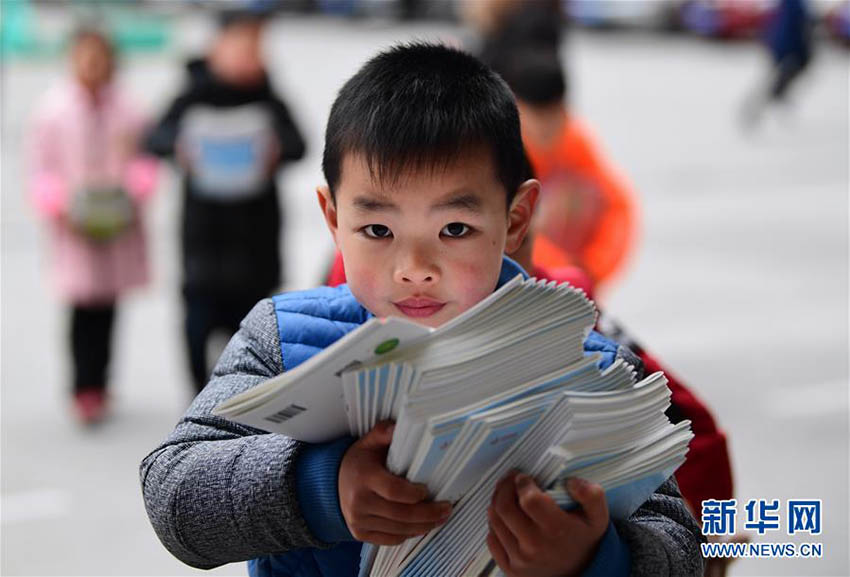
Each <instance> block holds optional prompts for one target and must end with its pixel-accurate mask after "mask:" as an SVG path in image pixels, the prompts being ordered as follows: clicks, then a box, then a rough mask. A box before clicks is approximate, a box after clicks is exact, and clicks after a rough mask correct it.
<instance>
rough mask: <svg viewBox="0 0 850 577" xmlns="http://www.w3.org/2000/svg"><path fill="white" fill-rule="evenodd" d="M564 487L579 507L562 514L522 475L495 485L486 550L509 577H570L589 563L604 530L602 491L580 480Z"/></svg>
mask: <svg viewBox="0 0 850 577" xmlns="http://www.w3.org/2000/svg"><path fill="white" fill-rule="evenodd" d="M567 488H568V490H569V492H570V495H571V496H572V498H573V499H575V501H576V502H577V503H578V504H579V505H581V509H576V510H575V511H564V510H563V509H561V508H560V507H558V505H557V504H556V503H555V501H554V500H553V499H552V498H551V497H549V496H548V495H546V493H544V492H543V491H541V490H540V489H539V488H538V487H537V485H536V484H535V483H534V479H532V478H531V477H529V476H528V475H525V474H520V473H517V472H512V473H510V474H508V475H507V476H505V478H504V479H502V480H501V481H499V484H498V485H496V490H495V492H494V493H493V503H492V505H491V506H490V508H489V509H488V510H487V516H488V518H489V519H490V534H489V535H487V547H488V548H489V549H490V554H491V555H492V556H493V559H494V560H495V561H496V563H497V564H498V565H499V567H500V568H501V569H502V571H504V572H505V574H506V575H508V577H556V576H557V577H572V576H573V575H579V574H580V573H581V572H582V571H583V570H584V569H585V568H586V567H587V566H588V564H589V563H590V561H591V560H592V559H593V556H594V555H595V554H596V548H597V546H598V544H599V541H600V540H601V538H602V535H604V534H605V531H606V530H607V529H608V505H607V503H606V502H605V493H604V492H603V491H602V487H600V486H599V485H597V484H595V483H589V482H587V481H584V480H582V479H570V482H569V484H568V485H567Z"/></svg>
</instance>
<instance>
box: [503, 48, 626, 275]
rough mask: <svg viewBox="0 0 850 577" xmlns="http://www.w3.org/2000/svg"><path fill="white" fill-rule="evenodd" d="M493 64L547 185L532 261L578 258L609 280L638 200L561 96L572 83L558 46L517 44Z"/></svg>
mask: <svg viewBox="0 0 850 577" xmlns="http://www.w3.org/2000/svg"><path fill="white" fill-rule="evenodd" d="M490 65H491V66H492V67H493V69H494V70H495V71H496V72H498V73H499V74H500V75H501V76H502V78H504V80H505V82H507V83H508V85H509V86H510V87H511V90H513V93H514V95H515V96H516V99H517V105H518V107H519V111H520V116H521V118H522V136H523V142H524V143H525V149H526V152H527V153H528V157H529V160H530V162H531V165H532V167H533V169H534V172H535V174H537V175H538V177H539V178H540V181H541V183H542V186H543V191H542V193H541V196H540V206H538V210H537V216H536V219H535V231H536V233H537V235H536V237H535V239H534V246H533V248H532V258H533V260H534V263H535V264H536V265H540V266H544V267H547V268H553V267H563V266H578V267H580V268H581V269H583V270H584V271H585V272H586V273H587V274H588V275H589V276H590V277H591V279H592V280H593V282H594V284H595V285H597V287H602V288H604V287H605V286H606V285H610V283H611V281H612V279H613V278H615V277H616V275H617V273H618V272H619V271H620V270H621V269H622V267H623V265H624V264H625V262H626V260H627V258H628V255H629V253H630V252H631V251H632V249H633V248H634V244H635V238H636V237H637V220H638V214H637V213H638V207H637V202H636V198H635V194H634V192H633V191H632V190H631V187H630V186H629V185H628V183H627V182H626V181H625V180H624V179H623V178H622V176H621V175H620V174H619V172H618V171H617V170H616V169H615V168H614V167H613V166H611V163H610V162H608V160H607V159H606V158H605V156H604V154H603V153H602V151H601V150H600V148H599V146H598V145H597V144H596V143H595V142H594V139H593V137H592V135H591V132H590V131H589V129H588V128H587V127H586V126H585V125H584V124H583V123H582V122H581V121H580V120H579V119H578V118H577V117H576V116H575V115H574V114H573V113H572V112H571V111H570V110H569V107H568V106H567V105H566V104H565V103H564V98H565V96H566V92H567V89H566V86H567V84H566V78H565V75H564V70H563V66H562V64H561V60H560V58H559V56H558V52H557V49H556V48H554V47H540V46H526V47H522V48H514V49H512V50H510V51H505V52H504V53H502V54H500V55H498V56H494V57H493V58H492V61H491V62H490Z"/></svg>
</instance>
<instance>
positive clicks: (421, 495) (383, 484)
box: [369, 469, 428, 504]
mask: <svg viewBox="0 0 850 577" xmlns="http://www.w3.org/2000/svg"><path fill="white" fill-rule="evenodd" d="M369 487H370V488H371V489H372V490H373V491H374V492H375V493H377V494H378V495H380V496H381V497H383V498H384V499H386V500H387V501H395V502H396V503H409V504H413V503H419V502H420V501H422V500H424V499H426V498H428V488H427V487H426V486H425V485H418V484H413V483H411V482H410V481H408V480H407V479H403V478H402V477H399V476H397V475H393V474H392V473H390V472H389V471H387V470H386V469H382V470H381V471H379V472H377V474H376V475H375V476H374V477H373V481H372V482H370V483H369Z"/></svg>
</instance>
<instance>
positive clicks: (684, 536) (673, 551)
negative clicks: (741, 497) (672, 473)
mask: <svg viewBox="0 0 850 577" xmlns="http://www.w3.org/2000/svg"><path fill="white" fill-rule="evenodd" d="M614 526H615V527H616V528H617V533H618V534H619V535H620V538H621V539H622V540H623V541H624V542H625V543H626V545H627V546H628V548H629V553H630V556H631V574H632V575H634V576H641V577H642V576H653V577H656V576H657V577H665V576H671V577H672V576H676V577H702V572H703V560H702V552H701V550H700V545H699V544H700V543H701V542H704V541H705V537H703V536H702V533H701V532H700V528H699V526H698V525H697V522H696V519H694V517H693V515H691V512H690V511H689V510H688V508H687V506H686V505H685V501H684V499H682V495H681V494H680V493H679V485H678V484H677V483H676V479H675V477H670V478H669V479H667V481H665V482H664V484H663V485H661V486H660V487H659V488H658V489H657V490H656V491H655V493H653V494H652V496H651V497H650V498H649V499H647V500H646V502H644V504H643V505H641V506H640V508H638V510H637V511H635V513H634V514H633V515H632V516H631V517H630V518H629V519H628V520H626V521H614Z"/></svg>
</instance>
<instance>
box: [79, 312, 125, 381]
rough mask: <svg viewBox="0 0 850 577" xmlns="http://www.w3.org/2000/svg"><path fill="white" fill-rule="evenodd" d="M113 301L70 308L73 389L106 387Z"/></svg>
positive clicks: (113, 313)
mask: <svg viewBox="0 0 850 577" xmlns="http://www.w3.org/2000/svg"><path fill="white" fill-rule="evenodd" d="M114 321H115V303H111V304H105V305H95V306H79V305H78V306H74V307H73V308H72V309H71V355H72V358H73V363H74V392H79V391H81V390H82V389H100V390H104V389H106V371H107V368H108V366H109V358H110V356H111V351H112V346H111V344H112V326H113V324H114Z"/></svg>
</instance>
